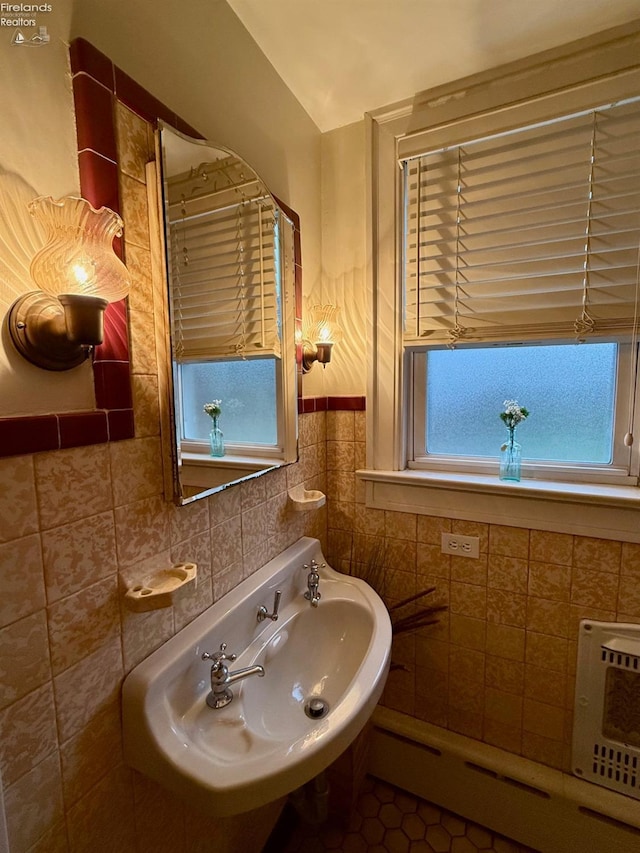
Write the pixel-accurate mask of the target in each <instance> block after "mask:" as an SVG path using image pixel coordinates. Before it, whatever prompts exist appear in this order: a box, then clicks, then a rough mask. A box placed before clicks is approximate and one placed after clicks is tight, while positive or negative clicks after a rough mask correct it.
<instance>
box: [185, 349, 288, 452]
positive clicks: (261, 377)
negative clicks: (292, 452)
mask: <svg viewBox="0 0 640 853" xmlns="http://www.w3.org/2000/svg"><path fill="white" fill-rule="evenodd" d="M180 369H181V379H182V406H183V437H184V438H186V439H191V440H195V441H207V440H208V437H209V431H210V429H211V418H210V417H209V415H207V414H205V412H203V410H202V407H203V406H204V404H205V403H210V402H211V401H212V400H222V415H221V417H220V424H219V425H220V428H221V430H222V432H223V433H224V440H225V442H227V443H234V442H245V443H249V444H265V445H275V444H277V438H278V421H277V411H276V400H277V393H276V359H275V358H266V359H247V360H246V361H242V360H238V361H215V362H206V363H201V364H183V365H182V366H181V368H180Z"/></svg>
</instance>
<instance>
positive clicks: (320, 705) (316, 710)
mask: <svg viewBox="0 0 640 853" xmlns="http://www.w3.org/2000/svg"><path fill="white" fill-rule="evenodd" d="M304 712H305V714H306V715H307V717H309V718H310V719H311V720H320V719H322V717H326V715H327V714H328V713H329V703H328V702H327V701H325V700H324V699H322V698H321V697H320V696H312V697H311V698H310V699H307V701H306V703H305V706H304Z"/></svg>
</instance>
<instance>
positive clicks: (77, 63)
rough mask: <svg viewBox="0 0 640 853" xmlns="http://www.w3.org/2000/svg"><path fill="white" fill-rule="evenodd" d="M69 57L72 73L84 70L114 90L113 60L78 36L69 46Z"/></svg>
mask: <svg viewBox="0 0 640 853" xmlns="http://www.w3.org/2000/svg"><path fill="white" fill-rule="evenodd" d="M69 58H70V60H71V72H72V73H73V74H80V73H81V72H84V73H85V74H88V75H89V76H90V77H93V79H94V80H97V81H98V82H99V83H102V85H103V86H106V87H107V88H108V89H109V90H110V91H111V92H115V80H114V76H113V62H111V60H110V59H109V57H108V56H105V55H104V53H100V51H99V50H98V49H97V48H95V47H94V46H93V45H92V44H90V43H89V42H88V41H85V40H84V39H80V38H79V39H75V40H74V41H72V42H71V45H70V47H69Z"/></svg>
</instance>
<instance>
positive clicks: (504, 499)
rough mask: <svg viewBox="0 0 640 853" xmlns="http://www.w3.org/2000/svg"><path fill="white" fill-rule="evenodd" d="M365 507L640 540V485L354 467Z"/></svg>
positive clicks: (632, 540)
mask: <svg viewBox="0 0 640 853" xmlns="http://www.w3.org/2000/svg"><path fill="white" fill-rule="evenodd" d="M356 473H357V476H358V478H359V479H360V480H362V481H363V482H364V483H365V485H366V503H367V506H370V507H372V508H377V509H389V510H396V511H400V512H413V513H418V514H422V515H434V516H439V517H447V518H457V519H466V520H470V521H481V522H487V523H490V524H504V525H508V526H512V527H533V528H537V529H540V530H550V531H555V532H560V533H575V534H577V535H582V536H593V537H599V538H603V539H618V540H622V541H625V542H640V524H639V523H638V522H639V520H640V516H639V514H638V511H639V510H640V489H638V488H637V487H635V486H607V485H597V484H591V483H557V482H551V481H545V480H522V481H521V482H520V483H512V482H504V481H502V480H499V479H498V478H497V477H495V476H479V475H475V474H454V473H445V472H437V473H436V472H431V471H374V470H371V469H364V470H360V471H357V472H356Z"/></svg>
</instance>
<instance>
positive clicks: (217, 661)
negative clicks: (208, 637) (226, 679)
mask: <svg viewBox="0 0 640 853" xmlns="http://www.w3.org/2000/svg"><path fill="white" fill-rule="evenodd" d="M226 651H227V644H226V643H220V651H219V652H214V653H213V654H212V655H210V654H209V652H202V660H211V661H213V666H214V667H215V668H216V669H219V668H220V665H221V663H222V661H225V660H230V661H234V660H235V659H236V657H237V655H235V654H227V653H226Z"/></svg>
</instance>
